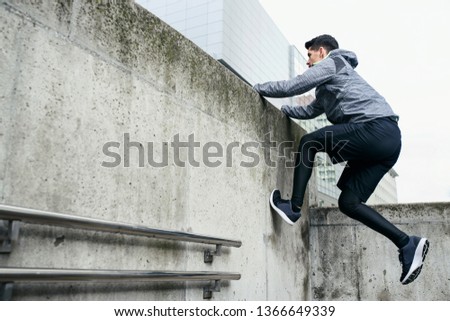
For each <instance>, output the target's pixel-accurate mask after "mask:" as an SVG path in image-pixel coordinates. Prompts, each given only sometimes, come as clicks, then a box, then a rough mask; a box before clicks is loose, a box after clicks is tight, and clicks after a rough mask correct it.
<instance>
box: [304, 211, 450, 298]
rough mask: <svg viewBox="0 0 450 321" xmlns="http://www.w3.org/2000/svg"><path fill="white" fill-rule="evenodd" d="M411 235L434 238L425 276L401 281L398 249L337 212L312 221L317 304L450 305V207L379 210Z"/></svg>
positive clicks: (312, 214)
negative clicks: (448, 302) (404, 302)
mask: <svg viewBox="0 0 450 321" xmlns="http://www.w3.org/2000/svg"><path fill="white" fill-rule="evenodd" d="M375 209H376V210H377V211H379V212H380V213H381V214H382V215H383V216H384V217H385V218H387V219H388V220H389V221H391V222H393V223H394V224H395V225H396V226H397V227H398V228H399V229H401V230H403V231H404V232H405V233H407V234H409V235H417V236H422V237H426V238H428V240H429V242H430V249H429V252H428V255H427V258H426V260H425V264H424V267H423V269H422V272H421V274H420V275H419V277H418V278H417V279H416V280H415V281H414V282H412V283H410V284H408V285H402V284H401V283H400V281H399V279H400V274H401V266H400V261H399V259H398V252H397V248H396V246H395V245H394V244H393V243H392V242H391V241H390V240H388V239H387V238H385V237H383V236H381V235H380V234H377V233H375V232H374V231H372V230H370V229H369V228H367V227H366V226H364V225H362V224H360V223H358V222H356V221H354V220H352V219H350V218H348V217H346V216H345V215H344V214H342V213H340V212H339V210H338V209H336V208H317V209H313V210H311V212H310V217H311V229H310V237H311V241H310V244H311V247H310V249H311V253H310V258H311V291H312V294H311V295H312V299H314V300H448V298H449V297H450V256H449V253H448V249H449V248H450V218H449V214H450V204H449V203H430V204H395V205H383V206H381V205H380V206H377V207H375Z"/></svg>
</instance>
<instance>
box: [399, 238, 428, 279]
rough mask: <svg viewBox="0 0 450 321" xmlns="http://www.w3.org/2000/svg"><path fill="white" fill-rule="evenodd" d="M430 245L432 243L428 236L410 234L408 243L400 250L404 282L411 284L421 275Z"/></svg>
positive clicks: (401, 277)
mask: <svg viewBox="0 0 450 321" xmlns="http://www.w3.org/2000/svg"><path fill="white" fill-rule="evenodd" d="M429 246H430V243H429V242H428V240H427V239H426V238H420V237H417V236H410V237H409V242H408V244H406V245H405V246H404V247H402V248H401V249H399V250H398V252H399V256H398V257H399V259H400V263H401V265H402V275H401V276H400V282H402V284H409V283H411V282H412V281H414V280H415V279H416V278H417V277H418V276H419V274H420V271H421V270H422V264H423V261H425V256H426V255H427V252H428V247H429Z"/></svg>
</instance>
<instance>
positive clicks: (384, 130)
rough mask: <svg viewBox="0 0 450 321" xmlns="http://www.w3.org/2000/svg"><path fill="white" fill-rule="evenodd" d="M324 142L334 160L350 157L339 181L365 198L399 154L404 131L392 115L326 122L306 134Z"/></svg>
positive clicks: (338, 161) (326, 149) (340, 160)
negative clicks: (402, 131) (349, 121)
mask: <svg viewBox="0 0 450 321" xmlns="http://www.w3.org/2000/svg"><path fill="white" fill-rule="evenodd" d="M307 135H308V136H309V135H310V137H308V140H312V141H316V142H321V143H322V144H323V146H324V150H322V151H325V152H326V153H327V154H328V155H329V156H330V158H331V160H332V162H333V163H340V162H343V161H347V165H346V167H345V169H344V171H343V173H342V175H341V177H340V179H339V181H338V183H337V186H338V188H339V189H341V190H344V189H346V188H348V189H350V190H351V191H352V192H353V193H354V194H355V195H356V196H358V197H359V198H360V199H361V201H362V202H366V201H367V199H368V198H369V197H370V195H371V194H372V193H373V191H374V190H375V188H376V187H377V185H378V183H379V182H380V180H381V179H382V178H383V176H384V175H385V174H386V173H387V172H388V171H389V170H390V169H391V168H392V167H393V166H394V164H395V163H396V162H397V159H398V157H399V155H400V150H401V132H400V129H399V127H398V125H397V121H396V120H395V119H394V118H392V117H384V118H377V119H374V120H371V121H368V122H362V123H347V124H337V125H331V126H326V127H324V128H321V129H319V130H317V131H315V132H312V133H310V134H307Z"/></svg>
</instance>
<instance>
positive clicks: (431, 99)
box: [260, 0, 450, 203]
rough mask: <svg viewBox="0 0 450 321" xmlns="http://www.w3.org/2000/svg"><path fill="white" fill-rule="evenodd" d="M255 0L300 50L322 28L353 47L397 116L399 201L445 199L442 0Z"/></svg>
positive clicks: (446, 88) (448, 30) (449, 190)
mask: <svg viewBox="0 0 450 321" xmlns="http://www.w3.org/2000/svg"><path fill="white" fill-rule="evenodd" d="M260 2H261V4H262V5H263V7H264V8H265V9H266V11H267V13H268V14H269V15H270V16H271V18H272V20H273V21H274V22H275V23H276V24H277V25H278V27H279V29H280V31H281V32H282V33H283V34H284V35H285V37H286V38H287V39H288V40H289V42H290V43H291V44H294V45H296V47H297V48H298V49H299V50H300V52H302V54H303V55H306V51H305V49H304V43H305V42H306V41H307V40H310V39H312V38H314V37H315V36H317V35H320V34H324V33H327V34H331V35H332V36H334V37H335V38H336V39H337V40H338V42H339V45H340V48H343V49H348V50H351V51H354V52H355V53H356V55H357V56H358V60H359V66H358V67H357V68H356V70H357V71H358V72H359V74H361V75H362V76H363V77H364V78H365V79H366V80H367V81H368V82H369V83H370V84H371V85H372V86H373V87H374V88H375V89H376V90H377V91H378V92H380V93H381V94H382V95H383V96H384V97H385V98H386V100H387V101H388V102H389V103H390V104H391V106H392V107H393V109H394V111H395V112H396V113H397V114H399V115H400V122H399V124H400V128H401V130H402V142H403V149H402V153H401V155H400V159H399V161H398V162H397V164H396V166H395V167H394V169H395V170H396V171H397V172H398V174H399V177H397V189H398V197H399V202H401V203H416V202H441V201H447V202H448V201H450V166H449V165H450V161H449V160H450V143H449V142H450V110H449V109H450V97H449V96H450V63H449V51H450V18H449V16H450V1H448V0H428V1H418V0H409V1H405V0H395V1H392V0H377V1H361V0H359V1H358V0H316V1H299V0H260ZM273 80H279V79H273Z"/></svg>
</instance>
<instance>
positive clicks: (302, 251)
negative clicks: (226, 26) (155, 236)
mask: <svg viewBox="0 0 450 321" xmlns="http://www.w3.org/2000/svg"><path fill="white" fill-rule="evenodd" d="M124 2H126V1H124ZM98 3H100V4H98ZM102 3H106V2H102V1H100V2H97V1H81V0H74V1H43V2H41V1H2V2H1V4H0V30H1V33H0V48H1V50H0V73H1V75H0V115H1V127H0V202H1V203H3V204H9V205H16V206H23V207H30V208H36V209H42V210H49V211H54V212H61V213H69V214H78V215H84V216H89V217H95V218H102V219H108V220H114V221H122V222H129V223H136V224H142V225H146V226H151V227H157V228H167V229H174V230H183V231H193V232H196V233H201V234H208V235H215V236H220V237H227V238H231V239H239V240H241V241H242V242H243V246H242V247H241V248H239V249H235V248H232V249H224V251H223V252H224V254H223V256H221V257H217V258H216V259H215V262H214V263H213V264H212V265H207V264H204V263H203V260H202V256H203V253H202V250H203V249H204V248H205V247H204V246H198V245H191V244H178V243H174V242H170V241H157V240H148V239H143V238H138V237H126V236H119V235H110V234H106V233H96V232H83V231H78V230H71V229H65V228H56V227H42V226H36V225H29V224H23V225H22V227H21V232H20V233H21V234H20V240H19V242H18V244H16V246H15V248H14V250H13V252H12V253H11V254H9V255H1V256H0V266H15V267H55V268H87V269H95V268H98V269H149V270H160V269H165V270H182V271H189V270H214V271H230V272H239V273H241V274H242V278H241V280H239V281H232V282H229V283H228V284H226V286H224V287H223V288H222V291H221V292H220V293H217V294H214V299H218V300H275V299H283V300H305V299H308V298H310V294H309V273H308V271H309V255H308V250H307V249H308V243H309V238H308V235H309V234H308V229H309V224H308V215H307V213H305V217H304V220H303V221H302V223H301V224H298V225H296V226H295V227H293V228H291V227H289V226H287V225H285V224H282V222H281V221H280V220H279V219H278V218H275V217H274V216H273V214H272V213H271V212H270V210H269V206H268V195H269V194H270V191H271V190H272V189H273V188H274V187H276V186H279V187H281V188H282V190H283V191H284V192H285V193H286V192H290V190H291V186H290V184H289V183H288V182H287V181H286V180H284V178H285V177H290V176H291V174H292V170H291V169H286V168H285V167H284V166H277V167H270V166H267V165H266V164H265V163H264V157H265V156H271V157H272V159H277V153H276V151H275V150H274V149H272V150H271V151H272V152H271V153H270V152H269V149H268V148H262V146H261V145H256V147H255V148H254V149H249V151H252V152H254V154H253V159H254V158H255V156H254V155H257V156H258V157H259V158H260V162H259V165H258V166H254V167H251V168H247V167H243V166H241V164H240V162H241V161H244V162H249V161H251V160H252V159H249V156H248V154H247V155H245V154H244V153H243V152H242V150H241V149H240V148H241V147H242V144H243V143H245V142H265V143H267V144H268V143H270V142H269V135H267V134H268V133H271V140H272V141H275V142H278V143H280V142H284V141H297V142H298V140H299V138H300V135H301V132H302V131H301V128H299V127H298V126H296V125H295V124H293V123H291V122H290V121H289V120H287V119H286V118H283V117H282V115H281V113H280V112H279V111H278V110H277V109H276V108H274V107H273V106H271V105H269V104H267V103H265V102H264V101H263V100H261V98H260V97H259V96H258V95H257V94H256V93H255V92H253V91H252V90H251V88H250V87H249V86H247V85H246V84H244V83H243V82H241V81H240V80H239V79H238V78H237V77H235V76H234V75H233V74H231V73H230V72H229V71H227V70H226V69H225V68H224V67H223V66H222V65H221V64H219V63H217V62H216V61H214V60H213V59H212V58H210V57H209V56H207V55H206V54H205V53H204V52H202V51H201V50H200V49H199V48H198V47H196V46H195V45H194V44H192V43H191V42H190V41H188V40H186V39H185V38H183V37H182V36H181V35H180V34H178V33H177V32H175V31H174V30H173V29H171V28H170V27H168V26H167V25H166V24H164V23H162V22H161V21H160V20H159V19H157V18H156V17H154V16H153V15H151V14H150V13H148V12H146V11H145V10H143V9H142V8H140V7H138V6H134V5H133V4H131V5H130V4H116V5H105V4H102ZM126 133H127V134H129V137H130V140H131V141H133V142H139V143H142V144H143V147H142V148H145V156H144V157H145V159H144V160H145V163H144V166H143V167H139V148H141V147H136V146H135V147H132V148H131V151H130V154H131V155H130V164H129V166H128V167H125V166H124V162H123V161H124V158H125V155H124V149H125V148H124V135H125V134H126ZM177 134H179V137H180V141H187V139H188V136H189V135H190V134H194V135H195V140H196V141H198V142H200V143H201V145H202V146H204V145H205V144H206V143H208V142H218V143H220V144H221V145H222V146H224V153H225V151H226V149H225V147H227V146H229V145H230V144H232V143H235V144H238V148H235V149H232V153H231V154H230V155H231V156H232V157H231V159H232V161H233V163H232V165H231V166H230V167H227V166H225V164H226V161H227V160H228V158H225V157H223V158H221V159H219V160H221V161H222V165H221V166H219V167H214V168H213V167H208V166H206V165H205V164H204V163H201V162H200V165H199V166H198V167H195V166H190V165H187V166H185V167H181V166H177V165H176V164H174V162H173V155H172V154H170V157H171V158H169V160H170V161H169V165H168V166H165V167H163V168H155V167H152V166H150V165H148V163H147V156H146V154H147V152H148V150H149V148H148V146H147V142H153V143H154V157H153V159H154V160H155V161H159V160H161V159H162V157H163V155H162V151H163V142H167V143H168V145H167V146H168V147H169V149H170V146H171V145H170V144H171V142H173V140H174V136H175V135H177ZM111 141H112V142H118V143H120V148H119V149H116V150H115V151H116V152H118V153H119V154H120V155H121V156H122V157H121V158H122V163H121V164H120V165H119V166H117V167H104V166H102V163H103V162H111V161H112V158H111V157H109V156H107V155H105V154H104V152H103V147H104V144H105V143H107V142H111ZM170 150H171V149H170ZM199 150H200V149H197V150H196V152H195V155H194V158H195V159H196V160H201V159H202V158H201V156H202V155H201V153H200V152H199ZM211 152H214V149H212V150H211ZM180 158H181V160H183V161H186V160H187V159H188V158H189V155H188V153H187V151H186V149H183V151H182V152H181V155H180ZM212 160H213V161H215V160H217V159H212ZM305 211H306V209H305ZM204 285H205V284H199V283H193V284H186V283H177V284H147V283H136V284H114V285H111V284H103V283H102V284H95V283H90V284H72V283H71V284H59V285H45V284H40V285H36V284H33V285H29V284H21V283H20V284H17V285H16V286H15V289H14V296H13V299H15V300H200V299H201V298H202V291H201V287H202V286H204Z"/></svg>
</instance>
